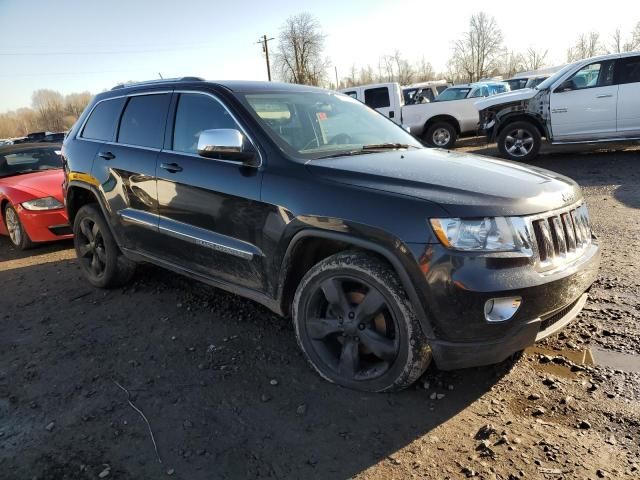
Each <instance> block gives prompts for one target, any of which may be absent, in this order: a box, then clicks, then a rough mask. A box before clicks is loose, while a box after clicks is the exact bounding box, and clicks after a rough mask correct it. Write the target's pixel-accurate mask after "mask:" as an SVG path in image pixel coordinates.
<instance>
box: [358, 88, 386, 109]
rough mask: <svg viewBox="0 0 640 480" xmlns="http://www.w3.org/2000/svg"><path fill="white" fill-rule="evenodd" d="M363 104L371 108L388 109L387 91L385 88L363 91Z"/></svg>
mask: <svg viewBox="0 0 640 480" xmlns="http://www.w3.org/2000/svg"><path fill="white" fill-rule="evenodd" d="M364 103H365V104H366V105H367V106H369V107H371V108H385V107H390V106H391V100H390V99H389V89H388V88H387V87H380V88H369V89H367V90H365V91H364Z"/></svg>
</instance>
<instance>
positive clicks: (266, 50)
mask: <svg viewBox="0 0 640 480" xmlns="http://www.w3.org/2000/svg"><path fill="white" fill-rule="evenodd" d="M270 40H273V37H271V38H267V36H266V35H263V36H262V38H261V39H260V40H258V41H257V42H256V43H260V44H261V45H262V51H263V52H264V55H265V57H266V60H267V78H269V81H271V65H270V64H269V41H270Z"/></svg>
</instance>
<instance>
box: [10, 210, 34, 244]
mask: <svg viewBox="0 0 640 480" xmlns="http://www.w3.org/2000/svg"><path fill="white" fill-rule="evenodd" d="M4 222H5V225H6V227H7V231H8V232H9V240H11V243H13V245H14V246H15V247H16V248H19V249H20V250H27V249H28V248H31V247H33V242H32V241H31V239H30V238H29V234H28V233H27V231H26V230H25V229H24V226H23V225H22V222H21V221H20V217H19V216H18V212H16V210H15V209H14V208H13V206H11V205H7V206H6V208H5V209H4Z"/></svg>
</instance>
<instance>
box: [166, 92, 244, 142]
mask: <svg viewBox="0 0 640 480" xmlns="http://www.w3.org/2000/svg"><path fill="white" fill-rule="evenodd" d="M218 128H235V129H237V130H240V128H239V127H238V124H237V123H236V122H235V120H234V119H233V117H232V116H231V114H230V113H229V112H228V111H227V109H226V108H225V107H224V106H223V105H222V104H221V103H220V102H219V101H217V100H215V99H214V98H211V97H209V96H208V95H201V94H197V93H183V94H181V95H180V98H179V99H178V107H177V109H176V120H175V127H174V129H173V147H172V149H173V150H175V151H176V152H185V153H197V151H198V138H199V137H200V133H201V132H202V131H203V130H211V129H218Z"/></svg>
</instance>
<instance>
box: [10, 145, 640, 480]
mask: <svg viewBox="0 0 640 480" xmlns="http://www.w3.org/2000/svg"><path fill="white" fill-rule="evenodd" d="M463 149H467V150H472V151H476V152H479V153H483V154H492V153H494V152H495V149H494V148H493V147H485V146H482V145H478V144H477V143H476V144H474V143H473V142H471V141H466V142H465V145H464V146H463ZM535 164H536V165H540V166H542V167H545V168H550V169H553V170H556V171H559V172H561V173H564V174H566V175H569V176H571V177H573V178H574V179H576V180H577V181H578V182H579V183H580V184H581V185H583V187H584V191H585V194H586V196H587V199H588V202H589V206H590V211H591V216H592V223H593V229H594V231H595V233H596V235H597V236H598V237H599V238H600V240H601V242H602V244H603V260H602V268H601V273H600V277H599V278H598V280H597V282H596V284H595V285H594V287H593V289H592V291H591V299H590V301H589V302H588V303H587V307H586V308H585V310H584V311H583V312H582V313H581V314H580V316H579V318H578V319H577V321H575V322H574V323H573V324H572V325H571V326H570V327H568V328H567V329H565V330H564V331H563V332H561V333H560V334H559V335H557V336H555V337H552V338H550V339H547V340H546V341H544V342H541V344H540V345H538V346H537V347H536V349H530V350H528V351H526V352H525V353H524V354H522V355H520V356H518V357H517V358H514V359H513V360H510V361H508V362H505V363H503V364H501V365H497V366H491V367H485V368H477V369H468V370H461V371H457V372H447V373H445V372H438V371H437V370H435V369H433V368H431V369H430V370H429V371H428V372H427V374H426V375H425V377H423V378H422V379H421V380H420V381H419V382H418V384H417V385H416V386H415V387H413V388H411V389H409V390H407V391H404V392H401V393H397V394H378V395H371V394H362V393H358V392H353V391H348V390H345V389H342V388H339V387H336V386H333V385H330V384H328V383H326V382H324V381H323V380H321V379H320V378H319V377H318V376H317V375H315V374H314V373H313V372H312V370H311V369H310V368H309V367H308V366H307V364H306V363H305V361H304V359H303V357H302V356H301V353H300V352H299V350H298V348H297V346H296V343H295V339H294V336H293V330H292V326H291V325H290V323H289V322H287V321H283V320H281V319H279V318H277V317H275V316H274V315H273V314H271V313H270V312H268V311H267V310H266V309H264V308H262V307H260V306H258V305H256V304H254V303H252V302H250V301H247V300H243V299H240V298H237V297H234V296H232V295H229V294H226V293H224V292H221V291H218V290H215V289H212V288H209V287H207V286H204V285H201V284H198V283H196V282H194V281H191V280H188V279H185V278H181V277H178V276H176V275H174V274H172V273H169V272H166V271H163V270H161V269H159V268H155V267H152V266H142V267H141V268H140V269H139V271H138V273H137V275H136V278H135V281H134V283H133V284H131V285H130V286H128V287H127V288H124V289H118V290H113V291H100V290H96V289H94V288H92V287H90V286H89V285H88V284H86V283H85V282H84V280H83V278H82V276H81V274H80V271H79V269H78V267H77V265H76V264H75V262H74V260H73V258H74V254H73V251H72V250H71V244H70V243H68V242H67V243H61V244H57V245H48V246H42V247H39V248H36V249H34V250H32V251H30V252H28V255H27V254H24V253H20V252H16V251H15V250H13V249H12V248H11V247H10V244H9V242H8V240H6V239H0V285H1V287H0V288H1V289H2V290H1V291H2V294H1V295H0V321H1V324H0V325H1V327H2V332H3V335H2V336H0V419H1V422H0V478H2V479H5V478H6V479H23V478H24V479H32V478H35V479H47V480H48V479H95V478H117V479H141V478H154V479H157V478H165V477H167V478H182V479H189V480H191V479H214V478H215V479H217V478H275V479H283V478H306V479H313V478H318V479H344V478H350V477H351V478H359V479H370V478H371V479H373V478H375V479H392V478H396V479H404V478H433V479H442V478H451V479H457V478H468V477H478V478H487V479H489V478H496V479H520V478H548V479H562V478H566V479H569V478H604V477H610V478H640V471H639V470H638V469H639V468H640V403H639V402H638V400H640V374H639V373H637V370H640V368H639V367H638V359H639V358H640V344H639V342H638V338H640V323H639V321H638V320H639V318H640V307H639V305H638V303H639V302H638V294H639V291H640V272H639V271H638V255H639V254H638V251H639V247H640V210H639V208H640V150H638V149H627V150H625V151H606V150H605V151H599V152H596V153H590V154H585V153H582V152H581V149H573V150H568V149H564V150H563V151H561V152H559V151H558V150H557V149H555V150H553V151H551V152H549V151H547V153H546V154H545V155H542V156H541V157H540V158H539V160H537V161H536V162H535ZM591 354H592V355H593V356H594V357H595V358H596V365H591V364H590V363H591V362H590V361H589V358H590V355H591ZM599 359H604V360H606V361H605V362H604V363H605V364H597V362H598V361H599ZM612 359H613V360H612ZM614 362H617V363H616V364H615V365H614ZM608 365H612V366H608ZM634 370H636V372H634ZM129 400H130V402H131V403H129ZM141 413H142V414H143V415H144V416H145V418H146V419H147V421H148V422H149V423H148V424H147V423H146V422H145V420H143V418H142V416H141ZM150 431H151V432H152V433H153V439H152V438H151V435H150ZM154 441H155V444H156V445H157V453H156V450H155V448H154ZM159 459H161V462H160V461H159Z"/></svg>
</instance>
